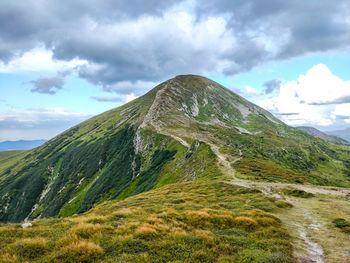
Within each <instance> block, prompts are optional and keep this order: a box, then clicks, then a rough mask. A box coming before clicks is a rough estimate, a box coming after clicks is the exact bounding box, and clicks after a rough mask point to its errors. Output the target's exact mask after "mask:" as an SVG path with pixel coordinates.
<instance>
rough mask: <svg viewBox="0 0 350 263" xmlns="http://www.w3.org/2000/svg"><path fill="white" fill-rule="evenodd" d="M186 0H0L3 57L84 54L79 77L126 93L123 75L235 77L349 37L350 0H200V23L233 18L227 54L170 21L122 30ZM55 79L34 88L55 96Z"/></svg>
mask: <svg viewBox="0 0 350 263" xmlns="http://www.w3.org/2000/svg"><path fill="white" fill-rule="evenodd" d="M183 2H184V1H175V0H168V1H165V0H149V1H143V0H128V1H126V0H118V1H115V0H107V1H102V2H101V1H98V0H86V1H83V0H77V1H68V0H63V1H55V0H48V1H47V0H46V1H45V0H35V1H34V0H28V1H1V2H0V24H1V27H0V60H2V61H4V62H8V61H10V60H11V59H12V58H13V57H15V56H18V55H20V54H21V53H23V52H25V51H28V50H30V49H31V48H34V47H37V46H38V45H44V46H45V47H46V48H47V49H50V50H52V51H53V54H54V58H56V59H59V60H71V59H73V58H79V59H85V60H87V61H88V64H86V65H84V66H82V67H79V68H78V74H79V76H80V77H81V78H84V79H86V80H87V81H89V82H91V83H93V84H95V85H99V86H101V87H102V88H103V89H104V90H106V91H113V92H117V93H118V92H119V93H120V94H127V93H130V92H131V91H135V89H136V88H135V86H128V87H127V88H125V89H124V90H123V87H121V83H123V82H125V81H129V82H135V81H147V82H158V81H161V80H165V79H167V78H169V77H172V76H174V75H178V74H188V73H194V74H203V73H205V72H211V71H222V72H223V73H225V74H227V75H234V74H237V73H240V72H243V71H249V70H250V69H252V68H254V67H255V66H257V65H260V64H262V63H264V62H267V61H271V60H276V59H287V58H292V57H296V56H302V55H304V54H308V53H310V52H319V51H326V50H334V49H340V48H344V47H348V46H349V43H350V26H349V23H347V22H346V21H345V19H346V18H347V17H349V16H350V2H349V1H347V0H334V1H319V0H309V1H304V0H295V1H280V0H268V1H261V0H249V1H247V0H236V1H232V0H217V1H206V0H197V1H196V2H195V4H194V6H195V7H194V9H193V11H192V12H193V13H195V14H196V18H197V20H196V21H195V25H198V23H200V22H201V21H203V20H205V19H208V18H209V17H211V16H220V15H225V18H227V19H228V24H227V27H226V33H229V34H232V36H233V38H234V41H233V42H234V43H233V44H232V45H231V46H230V47H229V48H227V50H226V51H225V52H223V51H220V49H219V48H218V49H216V47H217V46H218V45H220V43H219V44H218V43H211V42H210V37H207V39H206V41H203V43H199V44H200V45H196V44H198V43H196V44H193V41H194V39H195V38H194V37H193V36H192V35H186V34H183V33H182V32H179V31H177V30H176V28H172V27H171V26H170V25H167V24H162V23H160V24H159V25H156V26H154V25H151V24H150V25H149V24H147V23H145V27H144V28H143V30H141V31H140V32H133V30H134V28H133V29H131V30H130V31H128V30H129V29H125V28H124V29H123V26H124V25H125V24H126V23H132V22H133V21H135V20H136V19H141V18H144V17H146V16H152V17H153V18H154V17H156V18H159V19H164V18H165V17H166V16H165V15H164V13H165V12H166V11H167V10H169V9H170V8H172V7H174V6H175V5H178V4H180V3H183ZM267 43H272V47H271V46H270V45H269V44H267ZM222 62H224V63H222ZM223 64H225V65H226V66H225V67H223V68H221V66H222V65H223ZM43 81H44V80H43ZM45 81H46V82H48V80H45ZM45 81H44V82H45ZM51 81H53V82H51V83H48V84H51V88H47V87H50V85H44V84H42V85H44V86H45V87H44V86H40V85H41V83H40V82H38V83H33V84H37V85H39V86H40V87H35V88H34V91H36V92H46V93H49V94H52V93H54V92H55V91H57V89H60V88H62V85H60V83H59V82H56V83H55V82H54V80H51ZM55 81H57V79H56V80H55ZM53 84H57V85H53ZM124 87H126V86H124ZM268 90H269V88H267V90H266V91H268ZM140 92H141V89H140V90H136V92H135V93H140ZM136 95H138V94H136Z"/></svg>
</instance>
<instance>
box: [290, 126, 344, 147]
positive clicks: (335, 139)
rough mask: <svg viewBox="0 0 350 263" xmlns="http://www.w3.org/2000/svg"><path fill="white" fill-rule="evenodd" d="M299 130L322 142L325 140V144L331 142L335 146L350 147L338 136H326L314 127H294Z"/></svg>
mask: <svg viewBox="0 0 350 263" xmlns="http://www.w3.org/2000/svg"><path fill="white" fill-rule="evenodd" d="M296 128H298V129H299V130H302V131H304V132H306V133H308V134H310V135H312V136H314V137H317V138H320V139H322V140H325V141H327V142H332V143H336V144H342V145H350V143H349V142H348V141H347V140H344V139H342V138H340V137H338V136H335V135H328V134H326V133H324V132H322V131H320V130H318V129H316V128H314V127H309V126H299V127H296Z"/></svg>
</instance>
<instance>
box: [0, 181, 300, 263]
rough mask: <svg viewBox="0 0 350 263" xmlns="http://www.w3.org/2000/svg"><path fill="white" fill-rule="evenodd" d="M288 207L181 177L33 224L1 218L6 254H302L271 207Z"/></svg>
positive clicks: (50, 257)
mask: <svg viewBox="0 0 350 263" xmlns="http://www.w3.org/2000/svg"><path fill="white" fill-rule="evenodd" d="M247 200H249V202H248V203H247ZM288 207H289V205H288V204H286V203H284V202H281V201H277V200H276V199H274V198H266V196H264V194H263V193H261V192H260V191H258V190H254V189H247V188H244V187H238V186H233V185H229V184H225V183H223V182H217V181H208V182H188V183H179V184H173V185H169V186H165V187H163V188H161V189H157V190H153V191H150V192H147V193H144V194H140V195H137V196H135V197H131V198H128V199H126V200H124V201H120V202H115V201H113V202H106V203H104V204H103V205H100V206H97V207H96V208H94V209H92V210H90V211H89V212H87V213H85V214H82V215H78V216H74V217H71V218H66V219H41V220H37V221H35V222H33V227H31V228H27V229H21V228H20V226H19V225H18V224H7V225H5V226H1V225H0V245H1V247H2V249H1V251H0V261H1V262H24V261H30V262H280V263H284V262H285V263H287V262H294V260H293V257H292V246H291V237H290V235H289V234H288V232H287V231H286V230H285V229H284V228H283V226H282V224H281V221H280V220H279V219H278V218H277V217H275V216H273V215H272V214H271V212H276V211H280V210H286V209H288Z"/></svg>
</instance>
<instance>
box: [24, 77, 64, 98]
mask: <svg viewBox="0 0 350 263" xmlns="http://www.w3.org/2000/svg"><path fill="white" fill-rule="evenodd" d="M29 83H30V84H32V85H33V88H32V89H31V90H30V91H31V92H38V93H46V94H50V95H53V94H56V92H57V90H60V89H62V88H63V85H64V83H65V75H63V74H57V75H56V76H41V77H39V78H38V79H36V80H32V81H30V82H29Z"/></svg>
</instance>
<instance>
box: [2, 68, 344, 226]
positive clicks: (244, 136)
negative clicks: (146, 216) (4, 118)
mask: <svg viewBox="0 0 350 263" xmlns="http://www.w3.org/2000/svg"><path fill="white" fill-rule="evenodd" d="M349 156H350V148H349V147H346V146H337V145H334V144H330V143H327V142H325V141H322V140H320V139H317V138H314V137H312V136H310V135H308V134H305V133H304V132H302V131H299V130H298V129H295V128H292V127H289V126H287V125H285V124H284V123H282V122H281V121H279V120H278V119H276V118H275V117H274V116H272V115H271V114H270V113H269V112H267V111H265V110H263V109H262V108H260V107H258V106H256V105H254V104H252V103H250V102H248V101H247V100H245V99H244V98H242V97H240V96H238V95H236V94H234V93H233V92H231V91H229V90H227V89H226V88H224V87H222V86H221V85H219V84H217V83H215V82H213V81H211V80H209V79H206V78H203V77H199V76H193V75H186V76H178V77H176V78H173V79H171V80H168V81H166V82H164V83H162V84H160V85H158V86H157V87H155V88H154V89H153V90H151V91H150V92H148V93H147V94H146V95H144V96H142V97H140V98H138V99H136V100H134V101H132V102H130V103H128V104H125V105H123V106H122V107H119V108H116V109H113V110H111V111H108V112H106V113H103V114H101V115H98V116H96V117H94V118H92V119H90V120H88V121H85V122H83V123H81V124H80V125H77V126H75V127H73V128H71V129H70V130H68V131H66V132H64V133H63V134H61V135H59V136H57V137H56V138H54V139H52V140H51V141H49V142H47V143H46V144H44V145H43V146H41V147H39V148H36V149H34V150H32V151H28V152H26V154H24V156H23V158H20V159H12V160H13V161H12V163H11V164H10V165H9V164H6V165H3V166H0V167H1V168H0V169H1V170H0V196H1V197H2V198H1V199H0V220H1V221H12V222H18V221H22V220H24V219H33V218H38V217H52V216H69V215H72V214H74V213H81V212H85V211H87V210H89V209H90V208H92V207H94V206H95V205H96V204H99V203H102V202H103V201H106V200H113V199H118V200H120V199H123V198H126V197H128V196H133V195H136V194H139V193H141V192H145V191H149V190H151V189H155V188H159V187H162V186H164V185H167V184H169V183H176V182H183V181H193V180H202V181H203V180H208V179H213V178H217V177H219V176H222V175H223V174H225V173H226V175H229V176H232V175H233V173H234V171H233V168H234V170H235V171H236V174H235V175H236V177H239V178H244V179H254V180H257V181H272V182H297V183H301V184H304V183H312V184H321V185H334V186H346V187H348V186H350V182H349V173H350V172H349V169H350V162H349ZM222 158H223V159H224V162H225V164H227V166H228V167H227V168H228V170H225V169H223V168H222V166H221V165H220V163H221V161H222V160H221V159H222ZM220 160H221V161H220ZM0 165H1V164H0Z"/></svg>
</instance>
